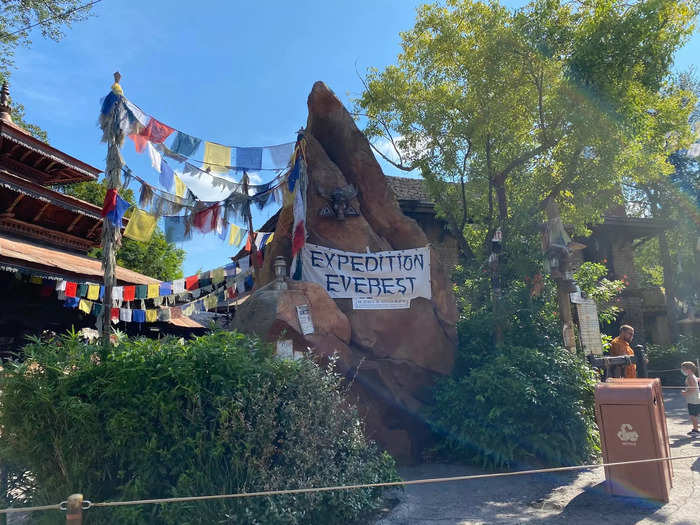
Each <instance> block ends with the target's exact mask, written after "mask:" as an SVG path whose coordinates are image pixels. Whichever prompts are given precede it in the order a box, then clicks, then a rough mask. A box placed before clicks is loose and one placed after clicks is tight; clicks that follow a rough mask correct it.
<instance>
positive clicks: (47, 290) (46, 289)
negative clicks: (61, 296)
mask: <svg viewBox="0 0 700 525" xmlns="http://www.w3.org/2000/svg"><path fill="white" fill-rule="evenodd" d="M55 289H56V287H55V286H54V285H52V284H45V285H44V286H42V287H41V290H39V295H40V296H41V297H49V296H50V295H51V294H52V293H53V291H54V290H55Z"/></svg>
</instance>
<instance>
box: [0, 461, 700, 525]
mask: <svg viewBox="0 0 700 525" xmlns="http://www.w3.org/2000/svg"><path fill="white" fill-rule="evenodd" d="M696 458H700V454H691V455H687V456H674V457H669V458H652V459H637V460H633V461H617V462H613V463H592V464H589V465H575V466H570V467H553V468H546V469H533V470H517V471H515V472H495V473H492V474H473V475H468V476H452V477H445V478H426V479H414V480H408V481H386V482H381V483H361V484H357V485H336V486H331V487H309V488H300V489H283V490H266V491H260V492H239V493H236V494H215V495H210V496H184V497H179V498H177V497H173V498H155V499H142V500H133V501H103V502H99V503H92V502H90V501H88V500H85V501H84V502H83V508H84V509H89V508H92V507H125V506H131V505H152V504H163V503H181V502H187V501H206V500H220V499H235V498H252V497H260V496H280V495H285V494H308V493H311V492H330V491H333V490H355V489H371V488H381V487H402V486H407V485H421V484H429V483H447V482H452V481H469V480H475V479H491V478H502V477H512V476H523V475H529V474H545V473H552V472H570V471H574V470H587V469H594V468H606V467H617V466H621V465H634V464H639V463H657V462H660V461H678V460H681V459H696ZM65 504H66V502H61V503H59V504H57V505H44V506H40V507H22V508H7V509H0V514H11V513H17V512H35V511H41V510H56V509H62V508H64V507H65Z"/></svg>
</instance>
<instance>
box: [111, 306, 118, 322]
mask: <svg viewBox="0 0 700 525" xmlns="http://www.w3.org/2000/svg"><path fill="white" fill-rule="evenodd" d="M119 310H120V309H119V308H112V309H111V310H110V313H109V315H110V317H111V318H112V321H119Z"/></svg>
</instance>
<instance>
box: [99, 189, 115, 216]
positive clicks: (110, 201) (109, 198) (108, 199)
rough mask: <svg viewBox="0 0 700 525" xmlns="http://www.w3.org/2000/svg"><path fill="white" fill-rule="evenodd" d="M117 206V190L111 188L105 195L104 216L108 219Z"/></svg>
mask: <svg viewBox="0 0 700 525" xmlns="http://www.w3.org/2000/svg"><path fill="white" fill-rule="evenodd" d="M116 206H117V190H115V189H114V188H110V189H108V190H107V193H106V194H105V200H104V202H103V203H102V216H103V217H106V216H107V214H108V213H109V212H110V211H112V210H113V209H114V208H115V207H116Z"/></svg>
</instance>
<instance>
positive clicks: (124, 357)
mask: <svg viewBox="0 0 700 525" xmlns="http://www.w3.org/2000/svg"><path fill="white" fill-rule="evenodd" d="M97 350H98V347H96V346H92V345H88V344H85V343H82V342H80V341H79V340H78V339H77V338H76V337H74V336H70V335H69V336H63V337H59V338H57V339H55V340H52V341H49V342H42V341H39V340H35V341H33V342H31V343H30V344H29V345H28V346H27V347H26V348H25V354H26V356H27V359H26V361H24V362H22V363H13V364H10V365H8V366H6V367H5V369H4V371H3V372H2V384H1V387H0V388H1V389H2V398H1V399H2V405H1V410H0V425H1V426H2V428H3V433H2V437H1V438H0V446H1V453H2V459H3V461H4V463H5V464H6V465H8V464H9V465H14V466H15V470H16V472H18V473H25V472H29V475H28V476H27V475H25V476H23V477H21V479H20V477H18V476H11V480H12V481H14V482H15V483H24V490H23V493H22V494H20V493H18V492H15V497H17V499H18V500H19V501H15V503H22V504H25V503H29V502H31V503H33V504H46V503H56V502H58V501H62V500H64V499H65V498H66V496H67V495H68V494H70V493H73V492H81V493H83V494H84V495H85V497H86V498H88V499H90V500H92V501H105V500H132V499H142V498H160V497H171V496H189V495H207V494H225V493H236V492H244V491H247V492H251V491H262V490H273V489H285V488H298V487H313V486H318V487H320V486H328V485H340V484H353V483H363V482H377V481H386V480H393V479H396V471H395V468H394V463H393V460H392V459H391V458H390V457H389V456H388V455H386V454H382V453H380V452H378V450H377V449H376V448H375V447H374V446H373V445H371V444H368V443H367V441H366V440H365V438H364V435H363V431H362V426H361V422H360V420H359V418H358V415H357V412H356V410H355V409H354V408H353V407H352V406H350V405H348V404H347V403H346V402H345V401H344V397H343V391H342V389H341V387H340V380H339V377H338V376H337V375H336V374H334V373H332V372H331V371H324V370H321V369H319V368H318V366H316V365H315V364H314V363H312V362H310V361H307V360H301V361H296V362H291V361H281V360H277V359H274V358H273V357H272V355H271V351H270V350H269V348H267V347H266V346H265V345H262V344H261V343H260V342H259V341H258V340H256V339H251V338H248V337H246V336H243V335H241V334H236V333H224V332H218V333H213V334H210V335H207V336H204V337H200V338H197V339H194V340H192V341H189V342H186V343H182V342H179V341H178V340H176V339H173V338H165V339H161V340H159V341H154V340H147V339H134V340H128V339H126V340H124V341H121V342H120V343H119V344H118V345H117V346H116V347H114V348H113V349H112V350H111V351H110V352H109V353H108V354H105V355H99V354H98V353H96V351H97ZM379 497H380V492H379V491H378V490H353V491H339V492H323V493H314V494H308V495H285V496H273V497H258V498H245V499H228V500H221V501H212V502H198V503H176V504H168V505H141V506H131V507H118V508H106V509H91V510H89V511H87V520H88V521H86V523H134V524H135V523H154V524H170V523H173V524H174V523H177V524H183V523H265V524H276V523H279V524H297V523H305V524H306V523H347V522H351V521H352V520H354V519H356V518H357V517H358V516H359V515H361V514H362V513H363V512H366V511H367V510H368V509H372V508H373V507H374V506H375V505H376V503H377V502H378V499H379ZM33 516H34V517H35V519H37V520H38V522H45V523H54V522H55V523H60V522H62V521H61V520H62V519H64V518H63V517H62V516H61V515H59V514H58V513H50V512H49V513H35V514H34V515H33Z"/></svg>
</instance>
